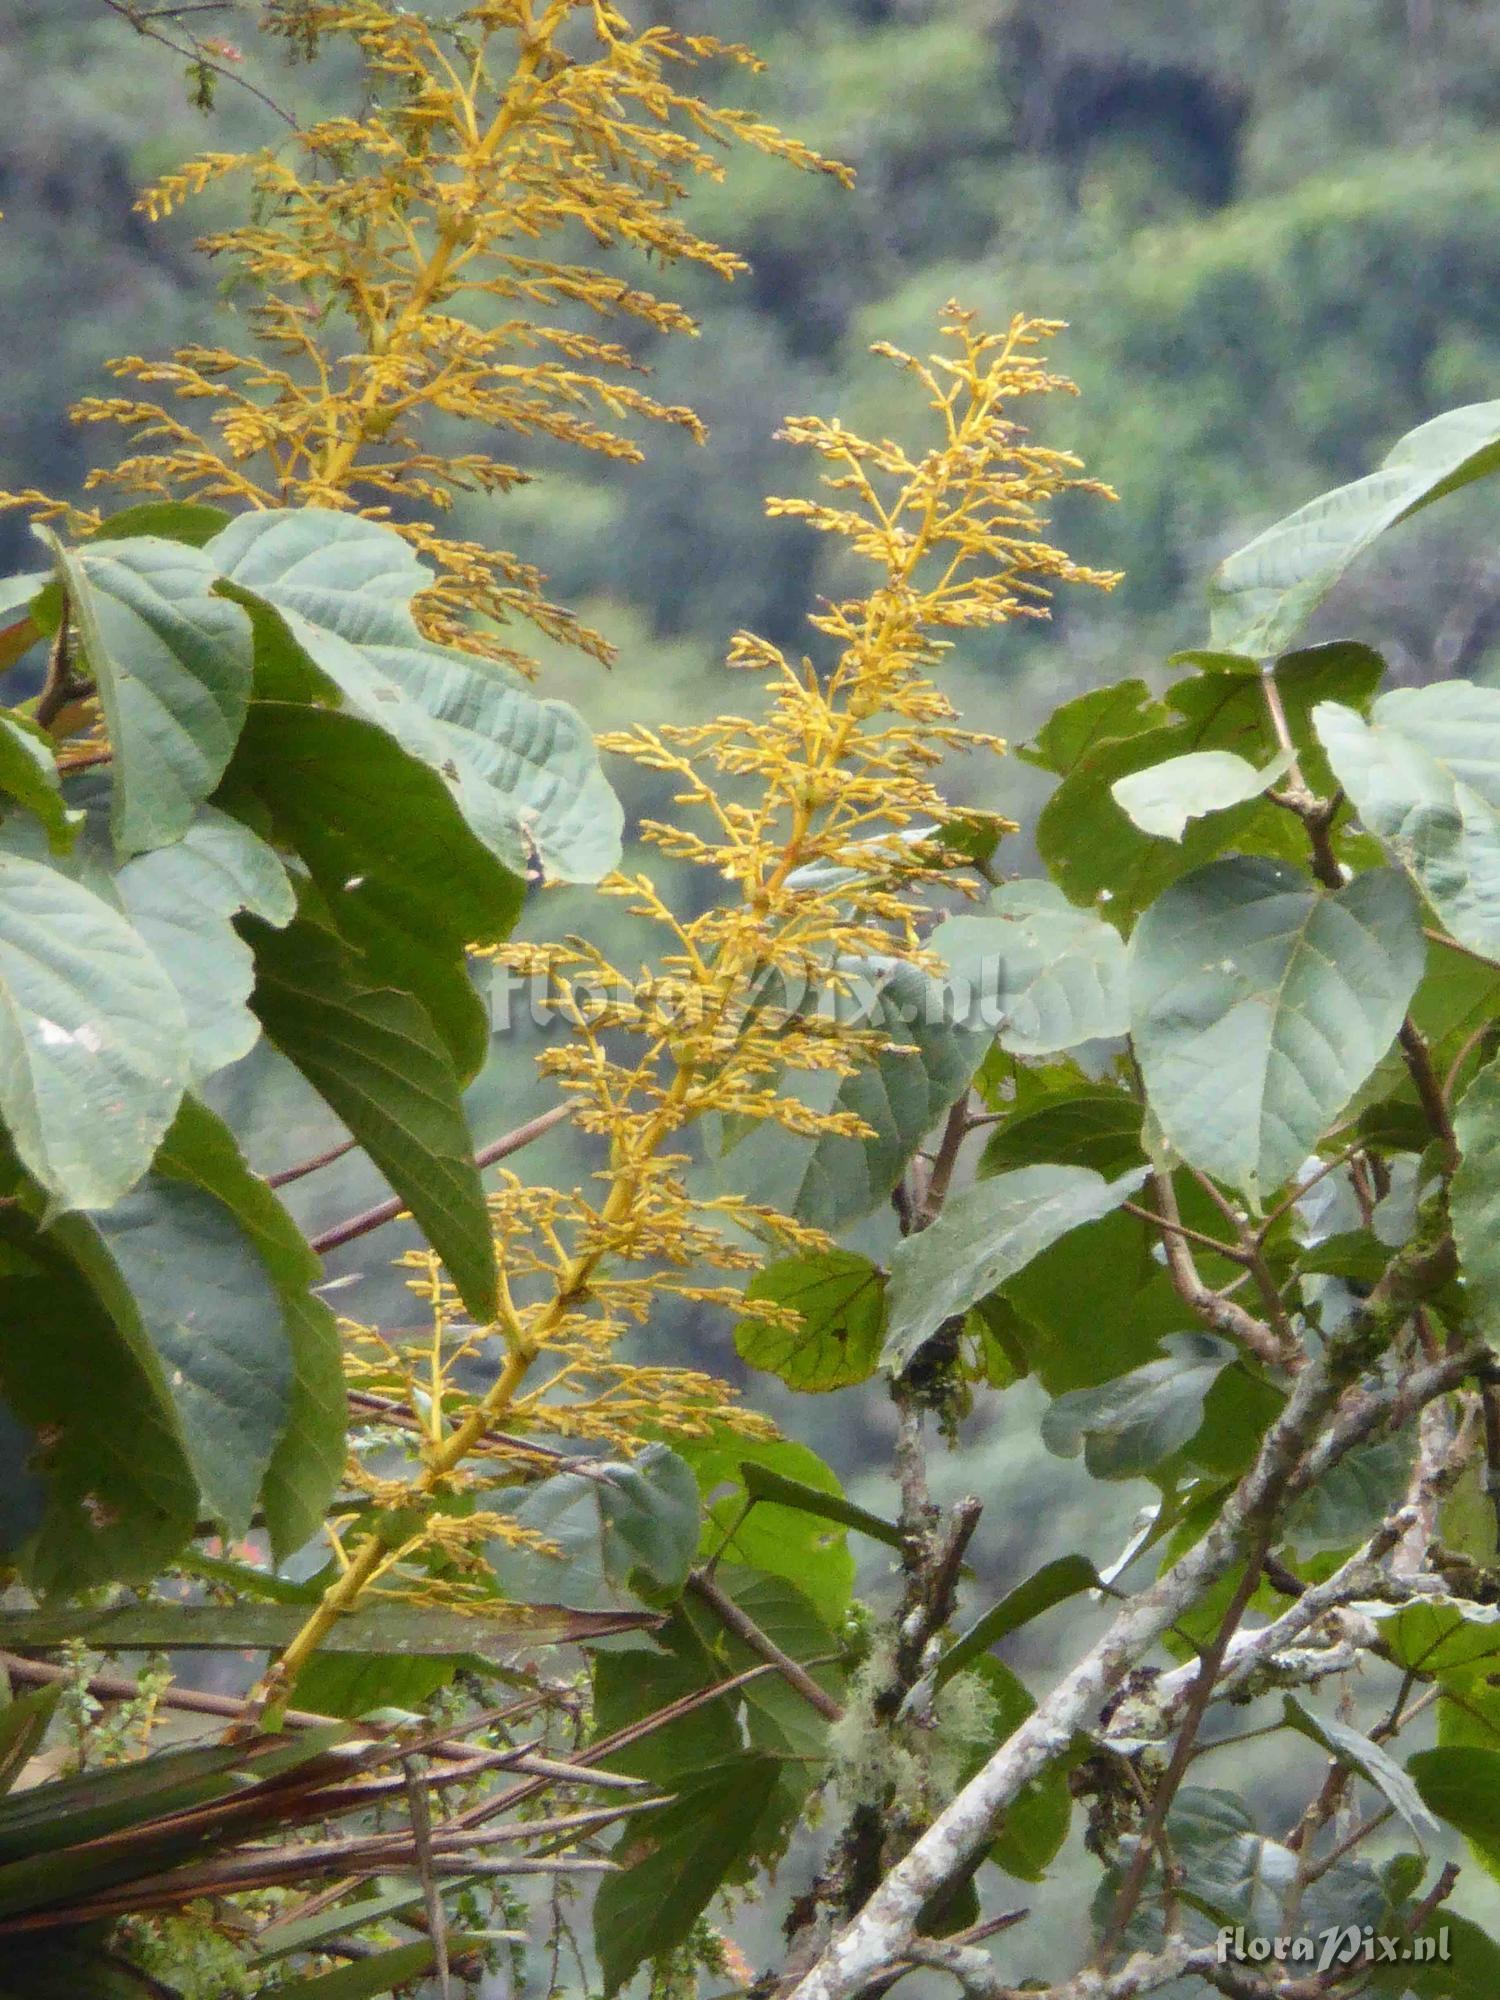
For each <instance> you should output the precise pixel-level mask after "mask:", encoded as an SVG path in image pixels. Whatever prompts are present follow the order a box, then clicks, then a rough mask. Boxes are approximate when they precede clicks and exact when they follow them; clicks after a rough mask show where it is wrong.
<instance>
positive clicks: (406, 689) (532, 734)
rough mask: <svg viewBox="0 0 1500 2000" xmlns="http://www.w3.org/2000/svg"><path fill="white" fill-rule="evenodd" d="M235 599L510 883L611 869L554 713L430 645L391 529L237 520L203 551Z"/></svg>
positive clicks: (585, 766)
mask: <svg viewBox="0 0 1500 2000" xmlns="http://www.w3.org/2000/svg"><path fill="white" fill-rule="evenodd" d="M207 554H208V556H209V558H210V559H211V560H212V561H213V562H215V563H217V564H218V566H219V567H220V569H221V570H222V572H223V574H224V576H225V578H226V580H227V581H228V582H229V583H231V584H232V585H234V586H235V587H236V589H237V590H238V591H240V592H248V593H253V594H254V596H255V597H256V598H258V599H259V600H260V601H261V602H263V603H265V604H267V605H270V606H271V607H272V609H273V610H274V612H275V613H276V615H277V616H278V617H279V619H280V620H281V621H282V623H283V625H284V627H285V630H286V633H287V634H288V635H289V637H290V639H291V640H292V642H293V644H294V645H295V646H296V647H297V648H298V649H299V650H300V652H301V653H302V655H303V656H304V657H305V659H306V660H307V661H308V662H310V663H311V665H312V667H313V668H314V669H315V670H316V673H317V675H318V677H319V678H320V679H322V680H324V681H325V682H331V683H333V684H334V685H335V686H336V687H337V688H338V689H339V690H340V692H341V693H342V694H343V696H344V697H345V699H346V700H347V701H348V702H349V703H350V704H351V705H352V706H353V707H355V708H356V709H358V710H359V711H360V712H361V713H362V714H364V715H365V716H367V717H368V718H369V719H370V720H371V721H372V722H376V723H378V724H379V726H380V727H381V728H382V729H384V730H386V731H388V732H389V733H390V734H391V735H392V736H394V737H395V738H396V739H397V741H398V742H400V743H401V745H402V747H403V748H404V749H406V750H408V751H410V752H411V754H412V755H413V756H416V757H420V758H421V759H422V760H423V761H424V762H425V763H427V764H430V765H431V766H432V768H433V769H434V770H436V771H437V772H439V773H440V774H441V775H442V777H443V779H444V782H445V783H446V784H447V785H448V786H449V787H450V789H451V790H452V792H453V795H454V797H455V798H456V799H457V800H458V802H459V805H460V808H461V810H462V811H463V814H464V817H465V819H466V820H467V821H468V822H469V825H470V826H471V827H472V828H473V829H474V831H475V832H476V833H477V834H478V835H479V837H480V839H481V840H483V841H484V843H485V844H486V846H488V847H489V848H490V849H491V851H492V852H493V853H495V854H497V855H498V856H500V858H501V859H502V860H504V861H505V862H506V863H507V864H508V865H509V866H511V867H513V868H515V869H517V870H522V869H524V867H525V865H526V863H527V860H528V858H529V857H530V856H531V855H533V854H534V855H535V856H536V858H537V859H538V860H539V861H540V862H541V864H542V867H543V869H544V870H545V872H546V873H547V874H548V875H549V876H553V877H556V878H557V879H559V880H562V881H574V882H594V881H598V880H599V878H600V877H601V876H603V875H606V874H608V872H609V871H610V869H611V868H613V867H614V866H615V865H616V863H617V862H618V860H619V857H620V838H621V827H622V814H621V809H620V805H619V801H618V800H617V799H616V797H615V795H614V793H613V791H612V790H611V789H610V787H609V785H608V783H607V782H606V780H605V778H604V775H603V772H602V771H601V770H600V768H599V762H598V758H597V756H596V754H595V750H594V744H593V738H592V736H591V735H590V733H589V731H588V729H587V727H586V726H585V724H584V723H583V721H582V719H581V717H579V716H578V715H577V714H576V713H575V711H574V710H573V709H571V708H569V707H568V706H567V705H566V703H564V702H560V701H550V700H542V699H539V698H538V697H537V696H536V695H534V694H532V692H531V691H530V689H529V688H528V687H527V686H526V684H525V683H524V682H523V681H521V680H520V678H519V677H518V676H517V675H514V674H511V673H508V672H506V671H505V670H504V669H503V668H499V667H496V666H494V665H492V664H490V663H487V662H484V661H481V660H477V659H475V658H473V657H471V656H470V655H468V654H465V653H459V652H455V651H452V650H448V649H445V648H443V647H441V646H435V645H433V644H431V643H430V642H429V641H428V640H426V639H424V638H423V637H422V635H421V633H420V632H419V631H418V629H417V626H416V622H415V620H414V619H413V617H412V614H411V601H412V599H413V597H415V596H416V595H417V594H418V593H419V592H420V591H423V590H426V589H428V588H429V587H430V586H431V583H432V575H431V572H430V571H428V570H427V569H425V568H424V567H423V565H422V564H421V563H420V562H419V561H418V560H417V558H416V556H415V555H414V554H413V553H412V551H411V549H410V547H409V546H408V545H407V544H406V542H404V541H403V540H402V539H401V537H400V536H399V535H398V534H396V532H395V531H394V529H391V528H389V527H384V526H382V525H381V524H380V523H378V522H375V521H367V520H364V519H362V518H361V517H360V516H358V515H355V514H340V513H333V512H329V511H327V510H325V509H321V508H315V507H304V508H297V509H293V510H286V511H278V510H275V509H270V510H266V511H264V512H261V513H256V514H245V515H241V516H240V517H239V518H238V519H237V520H235V521H234V522H232V523H231V524H230V526H229V527H228V528H226V529H225V530H224V532H223V534H222V535H219V536H217V537H216V538H215V540H214V541H213V542H211V543H210V544H209V545H208V549H207Z"/></svg>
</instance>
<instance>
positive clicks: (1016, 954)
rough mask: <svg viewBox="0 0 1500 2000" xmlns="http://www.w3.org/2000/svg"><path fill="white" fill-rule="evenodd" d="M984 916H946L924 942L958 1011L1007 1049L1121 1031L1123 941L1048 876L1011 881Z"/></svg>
mask: <svg viewBox="0 0 1500 2000" xmlns="http://www.w3.org/2000/svg"><path fill="white" fill-rule="evenodd" d="M988 910H989V914H987V915H986V916H959V917H950V918H949V919H948V920H947V922H946V923H943V924H939V926H938V928H937V929H936V930H935V931H934V932H933V934H932V936H931V937H930V938H929V939H928V941H927V942H928V948H929V949H930V950H932V951H934V952H936V953H937V955H938V956H939V958H941V959H943V960H944V961H945V962H946V964H947V965H948V967H949V969H950V979H951V982H952V983H953V984H955V985H956V986H957V988H958V992H957V995H956V1000H957V1005H958V1011H959V1014H960V1018H962V1019H966V1020H967V1021H968V1022H969V1023H970V1025H971V1026H975V1027H978V1026H980V1025H984V1026H988V1027H991V1028H995V1027H998V1029H999V1040H1000V1046H1001V1047H1002V1048H1003V1049H1007V1050H1009V1051H1010V1053H1011V1054H1012V1055H1020V1056H1046V1055H1056V1054H1058V1053H1059V1052H1060V1051H1061V1050H1063V1049H1072V1048H1076V1047H1077V1046H1078V1045H1079V1044H1080V1043H1081V1042H1089V1041H1095V1040H1098V1039H1100V1038H1102V1037H1106V1036H1113V1035H1123V1034H1124V1032H1125V1029H1126V1025H1127V1015H1126V1007H1125V947H1124V945H1123V944H1122V943H1121V941H1120V936H1119V933H1118V932H1117V931H1116V930H1115V929H1114V928H1113V927H1112V926H1111V925H1109V924H1106V923H1104V922H1102V921H1101V920H1100V919H1099V918H1098V917H1096V916H1093V915H1092V914H1091V913H1089V912H1088V911H1086V910H1077V909H1075V908H1074V907H1073V906H1072V904H1071V903H1069V902H1068V900H1067V898H1066V897H1065V896H1064V895H1063V894H1062V892H1061V891H1060V890H1058V889H1055V888H1054V887H1053V886H1052V884H1051V883H1050V882H1010V883H1007V884H1006V885H1005V887H1004V888H1002V889H997V890H996V892H995V894H994V895H993V896H992V897H991V898H990V900H989V905H988Z"/></svg>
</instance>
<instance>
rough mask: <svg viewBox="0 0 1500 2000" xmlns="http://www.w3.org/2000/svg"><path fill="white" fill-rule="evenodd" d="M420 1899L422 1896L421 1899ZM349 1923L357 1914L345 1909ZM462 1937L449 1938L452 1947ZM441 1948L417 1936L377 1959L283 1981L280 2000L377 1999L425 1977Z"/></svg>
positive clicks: (345, 1916)
mask: <svg viewBox="0 0 1500 2000" xmlns="http://www.w3.org/2000/svg"><path fill="white" fill-rule="evenodd" d="M418 1900H420V1899H418ZM343 1917H344V1921H345V1925H346V1926H347V1925H348V1924H350V1923H352V1922H353V1921H354V1920H355V1919H354V1913H353V1912H351V1911H350V1910H347V1909H346V1910H345V1911H344V1912H343ZM458 1942H459V1941H458V1940H457V1939H455V1938H450V1939H449V1946H450V1948H451V1949H456V1948H457V1944H458ZM436 1953H437V1947H436V1945H435V1944H434V1943H433V1941H432V1939H431V1938H417V1939H416V1940H415V1941H414V1942H413V1943H411V1944H398V1945H394V1946H393V1947H392V1948H391V1949H390V1950H389V1951H380V1952H377V1953H376V1954H375V1956H374V1957H373V1958H361V1959H356V1961H355V1962H354V1964H353V1965H341V1966H340V1967H339V1969H338V1970H337V1972H320V1973H317V1974H315V1975H314V1976H313V1977H312V1978H311V1979H288V1980H283V1981H282V1982H281V1983H280V1984H279V1985H278V1986H277V1987H276V1988H275V1989H274V1991H275V1992H276V1994H277V1995H278V2000H303V1997H304V1996H305V2000H373V1996H374V1995H376V1994H380V1993H394V1992H396V1990H397V1989H398V1988H399V1987H404V1986H410V1985H411V1983H412V1981H413V1980H414V1979H421V1978H423V1977H425V1975H426V1974H427V1973H429V1972H431V1970H432V1968H433V1964H434V1961H435V1958H436Z"/></svg>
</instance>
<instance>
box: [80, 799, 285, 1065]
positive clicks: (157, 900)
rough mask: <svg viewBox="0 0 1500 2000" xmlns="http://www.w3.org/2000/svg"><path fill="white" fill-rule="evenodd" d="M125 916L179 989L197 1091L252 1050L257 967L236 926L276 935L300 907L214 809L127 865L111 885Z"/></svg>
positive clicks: (257, 843) (267, 855)
mask: <svg viewBox="0 0 1500 2000" xmlns="http://www.w3.org/2000/svg"><path fill="white" fill-rule="evenodd" d="M115 890H116V893H117V894H118V896H119V898H120V901H121V903H122V905H123V906H124V909H125V914H126V915H127V916H128V917H129V918H130V919H131V921H132V923H133V924H134V925H135V928H136V930H137V932H138V933H139V935H140V936H141V938H142V939H143V940H144V942H145V943H146V945H147V946H148V947H149V948H150V950H151V951H152V952H154V953H155V955H156V959H157V963H158V964H159V965H160V966H161V968H162V970H163V971H164V972H165V973H166V975H167V977H168V978H169V979H170V980H171V982H172V984H173V985H174V986H175V987H176V989H177V994H178V998H179V999H180V1001H181V1003H182V1011H183V1014H184V1016H185V1017H186V1021H187V1061H188V1071H189V1077H190V1080H191V1081H192V1082H194V1083H199V1082H201V1081H202V1080H203V1079H204V1078H205V1077H208V1076H212V1075H213V1073H214V1071H215V1070H219V1069H222V1068H223V1067H224V1066H225V1064H226V1063H231V1062H234V1061H236V1060H237V1059H238V1058H239V1057H240V1056H242V1055H244V1054H246V1052H247V1051H248V1050H249V1049H250V1048H251V1047H252V1046H253V1045H254V1042H255V1038H256V1036H257V1035H258V1034H259V1033H260V1023H259V1022H258V1021H257V1020H256V1018H255V1016H254V1015H253V1014H252V1013H251V1012H250V1009H249V1008H248V1007H247V1006H246V1004H245V1003H246V1001H247V1000H248V999H249V997H250V989H251V987H252V986H253V985H254V984H255V959H254V955H253V954H252V952H251V950H250V947H249V946H248V945H247V944H245V943H244V941H243V940H242V939H241V938H240V937H239V936H238V935H237V933H236V932H235V930H234V928H233V925H232V923H231V921H230V920H231V918H233V917H234V916H236V915H237V914H238V913H239V912H240V911H241V910H248V911H250V912H251V913H252V915H254V916H257V917H261V918H263V919H264V920H265V921H266V922H267V923H268V924H272V925H275V926H280V925H283V924H286V923H289V922H290V921H291V918H292V916H293V914H294V912H295V910H296V898H295V896H294V894H293V891H292V885H291V883H290V881H289V880H288V878H287V872H286V870H285V868H283V867H282V865H281V862H280V860H279V859H278V858H277V856H276V854H275V852H274V850H273V849H271V848H270V847H268V846H267V845H266V843H265V842H264V841H263V840H261V839H260V838H259V837H258V836H257V835H256V834H253V833H252V832H251V831H250V829H249V828H248V827H245V826H241V825H240V823H239V821H238V820H233V819H230V818H229V816H228V814H227V813H221V812H218V811H216V810H215V809H214V807H212V806H203V807H201V808H200V809H199V811H198V813H197V815H196V817H195V818H194V820H193V822H192V824H191V825H190V826H189V827H188V830H187V832H186V833H185V834H184V835H183V837H182V839H181V840H177V841H174V842H173V843H172V844H171V846H169V847H158V848H153V849H152V850H151V852H150V853H148V854H140V855H137V856H136V858H135V859H134V860H133V861H127V862H126V864H125V866H124V867H123V868H122V869H121V870H120V872H119V874H118V875H117V876H116V877H115Z"/></svg>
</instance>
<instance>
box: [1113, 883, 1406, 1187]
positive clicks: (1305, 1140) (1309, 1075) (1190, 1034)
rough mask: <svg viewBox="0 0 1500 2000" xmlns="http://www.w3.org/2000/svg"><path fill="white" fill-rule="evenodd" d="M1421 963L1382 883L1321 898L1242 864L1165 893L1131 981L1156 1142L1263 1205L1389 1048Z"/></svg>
mask: <svg viewBox="0 0 1500 2000" xmlns="http://www.w3.org/2000/svg"><path fill="white" fill-rule="evenodd" d="M1425 950H1426V947H1425V944H1424V942H1423V938H1422V932H1421V926H1420V923H1419V921H1418V913H1417V905H1416V899H1415V897H1414V896H1413V895H1412V893H1411V890H1410V888H1409V887H1408V886H1407V884H1406V882H1405V881H1404V880H1403V878H1402V877H1401V876H1400V875H1398V874H1396V873H1395V871H1394V870H1378V871H1376V872H1375V873H1373V874H1369V875H1364V876H1360V877H1359V878H1357V879H1356V880H1355V881H1353V882H1351V883H1350V884H1349V885H1348V887H1347V888H1344V889H1341V890H1339V891H1338V892H1337V893H1336V894H1331V895H1330V894H1327V893H1325V892H1323V891H1321V890H1318V889H1315V888H1314V887H1313V886H1312V885H1311V884H1310V883H1309V882H1308V881H1307V879H1306V877H1305V876H1302V875H1300V874H1299V873H1298V872H1297V871H1296V870H1294V869H1291V868H1288V867H1286V866H1284V865H1283V864H1281V863H1279V862H1275V861H1266V860H1261V859H1256V858H1249V857H1246V858H1242V859H1238V860H1233V861H1221V862H1215V863H1214V864H1212V865H1211V866H1210V867H1208V868H1204V869H1200V870H1199V871H1198V872H1197V873H1196V874H1194V875H1190V876H1188V877H1186V878H1185V879H1184V880H1183V881H1181V882H1178V883H1176V884H1174V886H1173V887H1172V888H1171V889H1169V890H1168V891H1167V892H1166V894H1165V895H1164V896H1162V897H1161V898H1160V899H1159V900H1158V901H1157V902H1156V903H1155V904H1154V905H1153V906H1152V908H1151V909H1150V910H1148V911H1147V913H1146V915H1145V916H1144V917H1142V919H1141V921H1140V923H1139V924H1138V925H1137V926H1136V931H1135V936H1134V937H1133V939H1132V940H1131V946H1130V969H1129V986H1130V1003H1131V1025H1132V1033H1133V1037H1134V1044H1135V1052H1136V1057H1137V1059H1138V1061H1139V1063H1140V1065H1141V1071H1142V1074H1143V1076H1144V1078H1145V1083H1146V1090H1147V1094H1148V1096H1149V1099H1150V1103H1151V1108H1152V1110H1153V1112H1154V1113H1155V1115H1156V1117H1157V1120H1158V1122H1159V1123H1160V1126H1161V1129H1162V1131H1163V1133H1164V1134H1165V1135H1166V1137H1167V1139H1168V1140H1169V1141H1170V1142H1171V1144H1172V1145H1173V1146H1175V1147H1176V1149H1177V1151H1178V1152H1179V1153H1180V1154H1181V1155H1182V1157H1183V1158H1184V1159H1185V1160H1187V1161H1188V1162H1189V1163H1190V1164H1191V1165H1193V1166H1196V1167H1200V1168H1202V1169H1203V1171H1204V1172H1206V1173H1210V1174H1213V1175H1215V1176H1217V1177H1218V1178H1219V1179H1221V1180H1225V1181H1228V1182H1230V1183H1232V1184H1233V1185H1234V1186H1236V1187H1239V1188H1243V1189H1244V1191H1245V1193H1246V1194H1247V1195H1248V1196H1249V1197H1250V1198H1251V1199H1252V1200H1253V1201H1259V1200H1261V1199H1262V1197H1263V1196H1264V1195H1265V1194H1267V1193H1268V1192H1269V1191H1270V1190H1271V1189H1273V1188H1275V1187H1278V1186H1279V1185H1280V1184H1281V1183H1282V1182H1283V1181H1284V1180H1285V1179H1286V1178H1287V1177H1288V1175H1290V1174H1291V1173H1292V1172H1293V1171H1294V1170H1295V1169H1296V1168H1297V1167H1298V1166H1299V1165H1300V1164H1301V1163H1302V1161H1303V1160H1305V1159H1306V1158H1307V1156H1308V1154H1309V1153H1310V1152H1311V1151H1312V1150H1313V1148H1314V1147H1315V1146H1316V1145H1317V1143H1318V1141H1319V1140H1320V1139H1321V1138H1322V1136H1323V1134H1324V1133H1325V1132H1326V1131H1327V1129H1328V1127H1329V1126H1330V1125H1331V1124H1332V1123H1333V1121H1334V1119H1335V1118H1337V1116H1338V1114H1339V1113H1340V1112H1341V1111H1342V1110H1343V1109H1344V1107H1345V1105H1347V1104H1348V1102H1349V1101H1350V1099H1351V1098H1352V1097H1353V1096H1354V1093H1355V1092H1356V1091H1357V1090H1358V1088H1359V1086H1360V1085H1361V1084H1362V1083H1363V1082H1364V1080H1365V1078H1366V1077H1367V1076H1369V1075H1370V1073H1371V1071H1372V1070H1373V1069H1374V1068H1375V1065H1376V1064H1377V1063H1378V1062H1379V1060H1380V1058H1381V1056H1382V1055H1384V1053H1385V1051H1386V1049H1387V1048H1388V1047H1389V1046H1390V1044H1391V1042H1392V1041H1393V1040H1394V1038H1395V1035H1396V1031H1397V1029H1398V1028H1399V1027H1400V1025H1401V1021H1402V1017H1403V1015H1404V1014H1405V1012H1406V1007H1407V1003H1408V1001H1409V1000H1410V999H1411V996H1412V994H1413V992H1414V991H1415V990H1416V985H1417V981H1418V980H1419V979H1420V977H1421V973H1422V964H1423V959H1424V956H1425Z"/></svg>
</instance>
